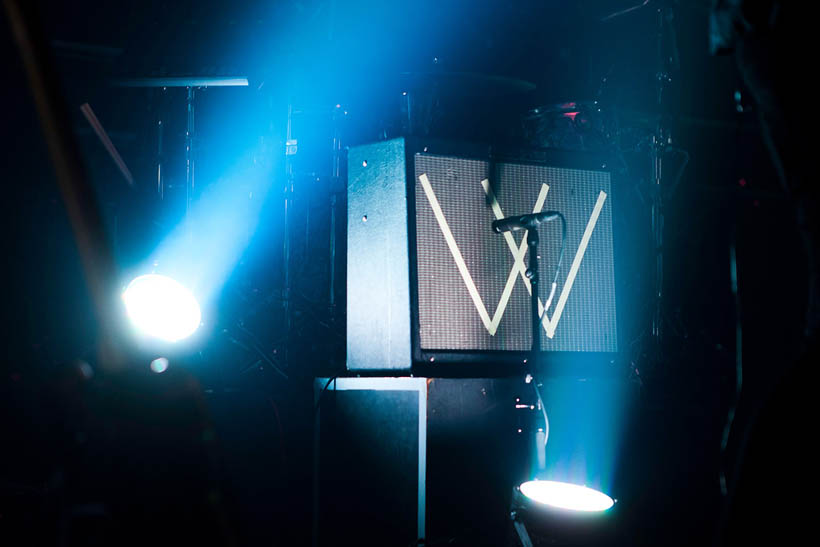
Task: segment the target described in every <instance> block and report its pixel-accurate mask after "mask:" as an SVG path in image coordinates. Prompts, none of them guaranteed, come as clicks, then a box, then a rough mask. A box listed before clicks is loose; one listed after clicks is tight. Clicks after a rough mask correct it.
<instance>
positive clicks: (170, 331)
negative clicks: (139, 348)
mask: <svg viewBox="0 0 820 547" xmlns="http://www.w3.org/2000/svg"><path fill="white" fill-rule="evenodd" d="M122 299H123V301H124V302H125V309H126V312H127V313H128V318H129V319H130V320H131V323H132V324H133V325H134V327H135V328H136V329H137V330H138V331H139V332H140V333H142V334H144V335H146V336H149V337H152V338H158V339H160V340H164V341H167V342H178V341H179V340H182V339H184V338H187V337H189V336H190V335H192V334H193V333H194V331H196V329H197V328H198V327H199V323H200V321H201V320H202V312H201V311H200V309H199V303H197V301H196V298H194V295H193V294H192V293H191V291H189V290H188V289H186V288H185V287H184V286H182V285H181V284H180V283H179V282H178V281H175V280H174V279H171V278H170V277H166V276H163V275H157V274H148V275H141V276H139V277H137V278H136V279H134V280H133V281H131V283H130V284H129V285H128V287H127V288H126V289H125V291H124V292H123V293H122Z"/></svg>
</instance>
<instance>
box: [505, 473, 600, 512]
mask: <svg viewBox="0 0 820 547" xmlns="http://www.w3.org/2000/svg"><path fill="white" fill-rule="evenodd" d="M520 488H521V493H522V494H524V495H525V496H527V497H528V498H529V499H531V500H532V501H535V502H538V503H542V504H545V505H550V506H552V507H557V508H559V509H567V510H570V511H585V512H589V513H593V512H601V511H606V510H607V509H609V508H610V507H612V506H613V505H614V503H615V502H614V501H613V500H612V498H610V497H609V496H607V495H606V494H604V493H603V492H599V491H598V490H593V489H592V488H587V487H586V486H580V485H577V484H570V483H568V482H558V481H539V480H534V481H527V482H525V483H524V484H522V485H521V487H520Z"/></svg>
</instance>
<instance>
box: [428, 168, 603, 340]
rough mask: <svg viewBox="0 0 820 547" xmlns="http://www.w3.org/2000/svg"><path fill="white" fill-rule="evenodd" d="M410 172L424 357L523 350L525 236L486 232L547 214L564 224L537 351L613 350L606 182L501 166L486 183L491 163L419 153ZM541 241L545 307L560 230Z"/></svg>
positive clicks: (599, 177) (544, 230) (598, 175)
mask: <svg viewBox="0 0 820 547" xmlns="http://www.w3.org/2000/svg"><path fill="white" fill-rule="evenodd" d="M414 166H415V167H414V170H415V209H416V217H415V232H416V268H417V274H418V318H419V339H420V346H421V349H422V350H463V351H485V350H502V351H527V350H529V348H530V340H531V329H530V323H529V292H528V283H527V282H526V281H525V280H524V276H523V268H521V271H520V272H519V268H518V267H517V266H516V261H515V257H514V253H519V255H521V256H522V257H523V258H522V260H523V264H524V265H526V263H527V260H528V256H527V255H526V254H524V252H525V249H526V245H525V244H524V243H523V238H524V233H525V232H523V231H518V232H512V233H511V234H509V236H504V235H498V234H495V233H493V232H492V231H491V228H490V225H491V223H492V221H493V220H495V219H496V218H497V217H498V216H499V215H501V216H512V215H517V214H524V213H532V212H534V211H535V210H550V209H551V210H558V211H561V212H562V213H563V214H564V215H565V216H566V219H567V242H566V250H565V252H564V261H563V264H562V267H561V271H560V272H559V275H558V287H557V290H556V292H555V296H554V298H553V301H552V304H551V306H550V308H549V310H548V311H547V316H548V317H549V319H548V321H547V322H546V323H545V324H546V328H544V329H542V330H541V333H540V335H541V342H542V347H543V349H544V350H545V351H572V352H578V351H582V352H615V351H617V335H616V318H615V279H614V253H613V243H612V204H611V196H610V178H609V173H607V172H603V171H588V170H578V169H565V168H557V167H548V166H544V165H531V164H518V163H497V164H494V165H493V166H492V170H493V174H492V176H490V169H491V164H490V163H489V162H488V161H480V160H472V159H465V158H458V157H448V156H440V155H431V154H421V153H420V154H416V155H415V161H414ZM490 181H492V183H490ZM539 234H540V236H541V243H540V245H539V250H540V255H541V262H539V264H540V267H541V291H540V293H541V294H540V297H541V300H542V302H545V301H546V300H547V298H548V296H549V288H550V283H551V281H552V277H553V275H554V272H555V269H554V268H555V265H556V262H557V260H558V253H559V250H560V244H561V227H560V224H559V223H557V222H554V223H549V224H546V225H542V227H541V229H540V231H539ZM510 238H511V239H510ZM521 247H523V249H521V251H519V250H518V249H519V248H521Z"/></svg>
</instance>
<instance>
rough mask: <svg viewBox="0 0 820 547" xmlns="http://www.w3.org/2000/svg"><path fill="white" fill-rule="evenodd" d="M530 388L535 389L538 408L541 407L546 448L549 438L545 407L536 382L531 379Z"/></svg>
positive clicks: (548, 421)
mask: <svg viewBox="0 0 820 547" xmlns="http://www.w3.org/2000/svg"><path fill="white" fill-rule="evenodd" d="M532 387H533V388H535V395H536V396H537V397H538V406H539V407H541V412H542V413H543V414H544V446H547V441H548V440H549V438H550V420H549V418H547V407H546V406H544V399H542V398H541V390H539V389H538V380H536V379H535V378H533V380H532Z"/></svg>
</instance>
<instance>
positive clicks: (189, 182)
mask: <svg viewBox="0 0 820 547" xmlns="http://www.w3.org/2000/svg"><path fill="white" fill-rule="evenodd" d="M186 89H187V91H188V94H187V99H186V105H187V110H188V120H187V125H186V129H185V219H186V221H187V220H188V219H189V217H190V213H191V203H192V202H193V199H194V130H195V128H194V88H193V87H187V88H186Z"/></svg>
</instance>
